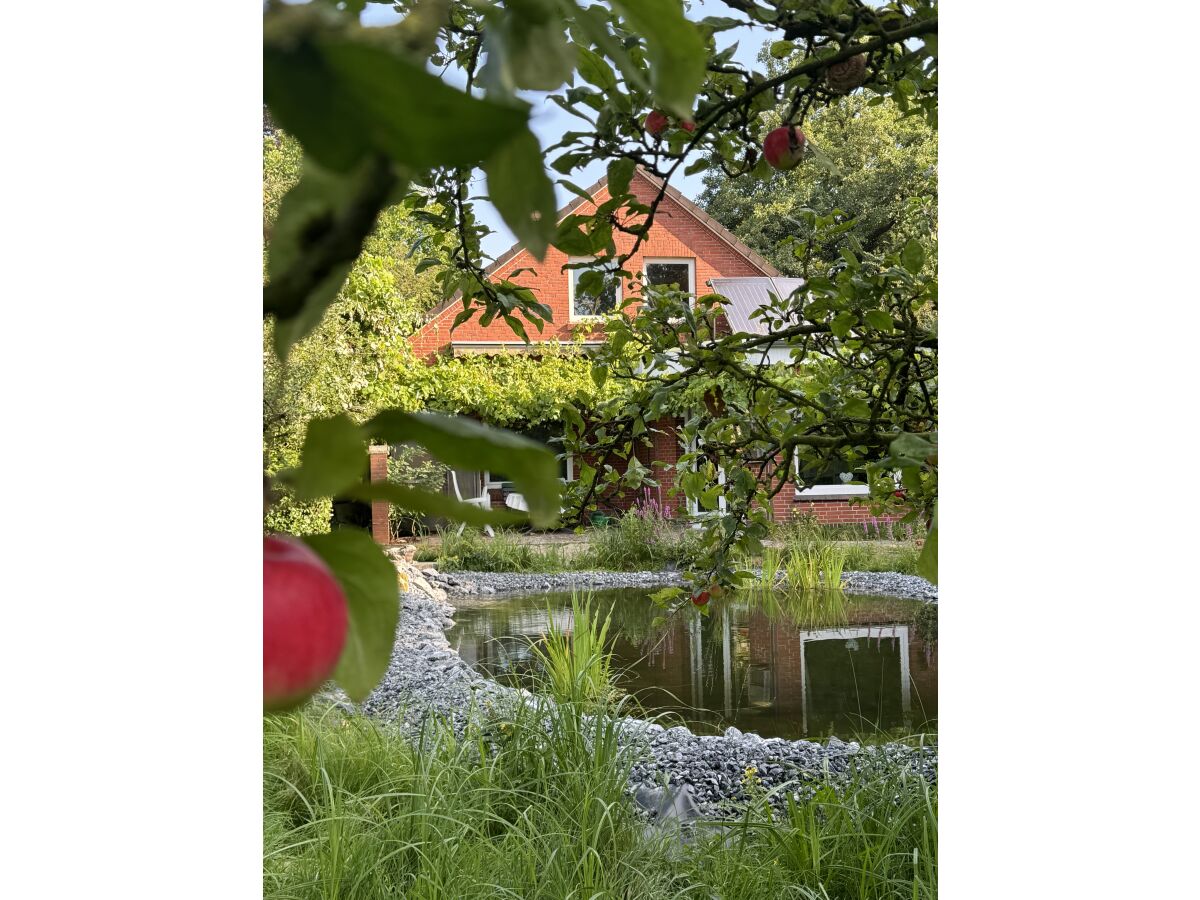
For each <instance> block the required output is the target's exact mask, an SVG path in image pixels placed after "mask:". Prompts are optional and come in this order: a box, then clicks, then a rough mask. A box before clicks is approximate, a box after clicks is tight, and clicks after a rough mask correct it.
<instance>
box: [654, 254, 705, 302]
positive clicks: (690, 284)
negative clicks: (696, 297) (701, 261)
mask: <svg viewBox="0 0 1200 900" xmlns="http://www.w3.org/2000/svg"><path fill="white" fill-rule="evenodd" d="M645 275H646V284H656V285H660V286H662V287H674V288H675V289H676V290H680V291H684V292H685V293H688V294H694V293H696V261H695V260H694V259H647V260H646V269H645Z"/></svg>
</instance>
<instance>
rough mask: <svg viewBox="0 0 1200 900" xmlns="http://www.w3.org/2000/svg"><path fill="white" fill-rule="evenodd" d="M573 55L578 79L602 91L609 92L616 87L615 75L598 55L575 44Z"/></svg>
mask: <svg viewBox="0 0 1200 900" xmlns="http://www.w3.org/2000/svg"><path fill="white" fill-rule="evenodd" d="M575 55H576V57H577V60H578V65H579V77H580V78H582V79H583V80H584V81H586V82H587V83H588V84H594V85H595V86H596V87H598V88H600V90H602V91H611V90H613V89H614V88H615V87H616V86H617V74H616V73H615V72H614V71H613V70H612V67H611V66H610V65H609V64H608V63H606V62H605V61H604V57H602V56H601V55H600V54H598V53H593V52H592V51H591V50H589V49H588V48H587V47H584V46H582V45H579V44H576V45H575Z"/></svg>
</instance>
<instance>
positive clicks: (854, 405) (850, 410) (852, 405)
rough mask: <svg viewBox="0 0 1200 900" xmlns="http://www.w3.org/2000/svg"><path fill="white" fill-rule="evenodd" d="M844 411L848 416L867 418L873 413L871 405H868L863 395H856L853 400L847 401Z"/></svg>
mask: <svg viewBox="0 0 1200 900" xmlns="http://www.w3.org/2000/svg"><path fill="white" fill-rule="evenodd" d="M842 412H844V413H845V414H846V415H848V416H854V417H855V418H858V419H865V418H867V417H868V416H869V415H871V407H870V406H868V405H867V401H866V400H863V399H862V398H861V397H855V398H854V399H853V400H847V401H846V405H845V406H844V407H842Z"/></svg>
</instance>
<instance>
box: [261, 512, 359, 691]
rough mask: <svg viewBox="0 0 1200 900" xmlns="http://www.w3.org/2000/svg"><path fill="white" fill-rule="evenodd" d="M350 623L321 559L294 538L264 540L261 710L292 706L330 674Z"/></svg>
mask: <svg viewBox="0 0 1200 900" xmlns="http://www.w3.org/2000/svg"><path fill="white" fill-rule="evenodd" d="M348 621H349V619H348V614H347V612H346V597H345V595H344V594H343V593H342V588H341V585H339V584H338V582H337V579H336V578H335V577H334V575H333V573H332V572H330V571H329V567H328V566H326V565H325V563H324V562H323V561H322V560H321V557H319V556H317V554H316V553H314V552H313V551H312V550H311V549H309V547H308V545H307V544H305V543H304V542H303V541H301V540H299V539H297V538H293V537H285V536H282V535H270V536H268V537H265V538H263V708H264V709H286V708H287V707H289V706H294V705H295V704H296V703H299V702H300V701H301V700H303V699H304V698H306V697H307V696H308V695H309V694H311V693H312V692H313V691H315V690H316V689H317V688H318V687H320V685H321V683H322V682H324V681H325V680H326V679H327V678H329V676H330V675H332V674H333V670H334V668H335V667H336V666H337V663H338V658H339V657H340V656H341V655H342V645H343V644H345V642H346V628H347V625H348Z"/></svg>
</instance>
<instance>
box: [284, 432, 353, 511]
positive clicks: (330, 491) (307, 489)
mask: <svg viewBox="0 0 1200 900" xmlns="http://www.w3.org/2000/svg"><path fill="white" fill-rule="evenodd" d="M365 443H366V436H365V435H364V434H363V431H362V429H361V428H359V427H358V426H357V425H355V424H354V423H353V422H352V421H351V420H350V417H349V416H347V415H345V414H340V415H336V416H333V417H332V418H329V419H313V420H312V421H311V422H309V423H308V431H307V433H306V434H305V436H304V447H303V449H302V450H301V452H300V467H299V468H298V469H294V470H293V471H292V473H291V478H290V479H289V480H290V481H291V484H292V487H293V489H294V490H295V491H296V496H298V497H299V498H300V499H301V500H316V499H317V498H319V497H331V496H333V495H334V494H337V493H338V492H339V491H341V490H342V489H343V488H345V487H347V486H348V485H351V484H354V483H355V482H357V481H359V480H360V479H361V478H362V476H363V471H364V470H365V468H366V462H367V456H366V452H365V450H364V445H365Z"/></svg>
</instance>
